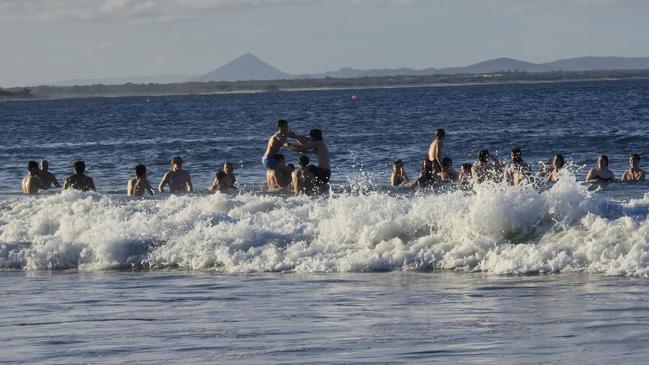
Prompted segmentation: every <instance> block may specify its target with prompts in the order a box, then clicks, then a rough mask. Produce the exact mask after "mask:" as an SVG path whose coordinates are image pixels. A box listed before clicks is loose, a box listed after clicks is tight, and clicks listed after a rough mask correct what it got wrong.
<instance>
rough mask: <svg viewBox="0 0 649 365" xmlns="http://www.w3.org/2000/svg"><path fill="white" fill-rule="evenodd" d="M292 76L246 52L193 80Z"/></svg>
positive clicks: (241, 79)
mask: <svg viewBox="0 0 649 365" xmlns="http://www.w3.org/2000/svg"><path fill="white" fill-rule="evenodd" d="M290 78H294V76H292V75H289V74H287V73H284V72H282V71H280V70H278V69H276V68H275V67H273V66H271V65H269V64H267V63H266V62H264V61H262V60H260V59H259V58H257V57H256V56H255V55H253V54H252V53H246V54H244V55H242V56H239V57H238V58H237V59H235V60H234V61H232V62H230V63H228V64H226V65H223V66H221V67H219V68H217V69H216V70H214V71H212V72H210V73H208V74H205V75H203V76H200V77H197V78H194V79H192V80H191V81H248V80H280V79H290Z"/></svg>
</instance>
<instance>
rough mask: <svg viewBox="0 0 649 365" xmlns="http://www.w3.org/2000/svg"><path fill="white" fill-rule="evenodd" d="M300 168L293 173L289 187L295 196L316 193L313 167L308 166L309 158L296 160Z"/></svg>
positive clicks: (302, 157)
mask: <svg viewBox="0 0 649 365" xmlns="http://www.w3.org/2000/svg"><path fill="white" fill-rule="evenodd" d="M298 165H299V166H300V168H298V169H296V170H295V171H293V175H292V182H291V187H292V188H293V192H294V193H295V195H299V194H306V195H311V194H313V193H315V192H316V189H315V187H316V181H315V170H316V169H315V166H313V165H309V158H308V157H307V156H305V155H302V156H300V158H299V159H298Z"/></svg>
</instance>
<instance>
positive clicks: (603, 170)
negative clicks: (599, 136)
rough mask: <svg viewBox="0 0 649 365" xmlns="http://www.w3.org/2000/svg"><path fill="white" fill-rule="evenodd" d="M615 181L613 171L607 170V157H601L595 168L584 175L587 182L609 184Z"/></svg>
mask: <svg viewBox="0 0 649 365" xmlns="http://www.w3.org/2000/svg"><path fill="white" fill-rule="evenodd" d="M613 179H615V176H614V175H613V171H611V170H609V169H608V156H606V155H601V156H599V158H598V159H597V167H593V168H592V169H590V171H588V175H586V181H588V182H595V183H597V182H611V181H613Z"/></svg>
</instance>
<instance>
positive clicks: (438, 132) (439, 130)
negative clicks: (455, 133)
mask: <svg viewBox="0 0 649 365" xmlns="http://www.w3.org/2000/svg"><path fill="white" fill-rule="evenodd" d="M444 137H446V131H445V130H444V129H443V128H437V129H435V138H444Z"/></svg>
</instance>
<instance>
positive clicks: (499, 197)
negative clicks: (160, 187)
mask: <svg viewBox="0 0 649 365" xmlns="http://www.w3.org/2000/svg"><path fill="white" fill-rule="evenodd" d="M351 95H357V96H358V101H352V99H351ZM279 118H285V119H287V120H289V124H290V127H291V128H292V129H294V130H295V131H296V132H298V133H306V132H308V130H309V129H310V128H320V129H322V130H323V133H324V137H325V141H326V143H327V144H328V146H329V149H330V150H331V153H332V163H333V176H332V181H333V183H332V185H333V192H332V194H330V195H326V196H322V197H317V198H310V197H290V196H270V195H264V194H261V193H259V192H258V190H259V188H260V187H261V186H262V185H263V181H264V171H263V168H262V166H261V164H260V162H259V160H260V158H261V155H262V154H263V150H264V148H265V142H266V139H267V138H268V136H269V135H270V134H272V133H273V130H274V123H275V121H276V119H279ZM0 121H1V122H2V123H3V133H2V134H1V135H0V154H1V156H2V157H3V161H4V164H3V165H2V166H0V195H1V198H0V268H2V272H0V277H2V280H1V282H2V284H1V286H2V292H3V293H6V294H4V295H2V299H0V301H1V302H0V304H2V308H3V310H2V311H1V312H0V313H1V314H0V318H2V320H1V322H0V323H1V325H2V326H3V331H2V334H1V335H0V339H1V340H2V341H0V353H1V355H3V356H1V357H0V361H6V362H39V363H89V362H91V363H123V362H136V363H143V362H151V363H160V362H163V361H175V362H210V363H213V362H239V363H264V362H278V363H305V362H308V363H312V362H314V363H316V362H319V363H377V362H379V363H380V362H384V363H395V362H400V363H411V362H423V363H429V362H434V361H437V362H441V363H498V364H502V363H512V364H518V363H530V364H537V363H584V362H586V363H601V364H605V363H611V362H616V361H618V360H619V361H620V362H624V363H644V361H645V358H646V356H647V355H648V351H647V350H646V346H644V345H646V341H647V340H648V339H649V337H648V336H649V322H648V321H647V313H648V312H647V311H648V308H649V307H647V305H646V301H647V299H649V294H647V290H646V289H647V283H648V282H647V280H646V277H647V276H648V275H649V194H648V192H649V184H647V183H639V184H622V183H618V184H609V185H608V186H606V185H603V186H589V185H586V184H584V183H583V182H582V181H583V178H584V176H585V173H586V171H587V169H588V168H590V167H591V166H592V165H593V163H594V162H595V160H596V157H597V155H598V154H601V153H604V154H608V155H609V158H610V163H611V168H612V170H613V171H614V172H615V173H616V175H618V176H621V173H622V172H623V171H624V169H625V168H626V166H627V160H628V154H629V153H632V152H636V153H639V154H640V155H641V156H642V157H643V158H644V157H645V156H649V132H647V128H646V126H647V123H648V122H649V81H647V80H633V81H598V82H566V83H550V84H512V85H482V86H452V87H432V88H409V89H373V90H342V91H341V90H331V91H305V92H277V93H263V94H237V95H204V96H173V97H171V96H168V97H148V98H143V97H135V98H112V99H111V98H106V99H74V100H48V101H21V102H3V103H0ZM438 127H443V128H445V129H446V130H447V133H448V137H447V140H446V144H445V151H444V153H445V154H446V155H448V156H450V157H451V158H453V160H454V162H455V165H456V166H458V165H459V164H460V163H463V162H469V161H474V159H475V155H476V153H477V151H478V150H480V149H483V148H489V149H490V151H492V153H494V154H496V155H500V157H502V158H503V159H504V160H505V159H506V158H507V151H508V149H510V148H512V147H521V148H522V150H523V156H524V158H525V159H526V160H527V161H528V163H530V164H531V165H532V166H533V167H534V168H535V169H536V167H537V166H538V163H539V162H541V161H545V160H547V159H549V158H550V157H551V156H552V155H553V154H555V153H562V154H564V155H565V156H566V158H567V160H568V161H569V167H568V168H567V169H566V170H565V171H564V172H563V173H562V175H561V179H560V181H559V183H557V184H555V185H553V186H532V185H526V186H521V187H509V186H506V185H502V184H483V185H479V186H476V187H475V188H474V189H472V190H468V191H467V190H455V189H447V190H443V191H439V190H438V191H435V192H430V191H419V192H414V191H409V190H407V189H390V188H388V187H387V178H388V174H389V169H390V166H389V165H390V162H391V160H393V159H397V158H400V159H403V160H404V161H405V162H406V169H407V171H408V173H409V174H410V176H411V177H414V176H416V166H417V162H418V159H421V158H424V157H425V156H426V152H427V148H428V145H429V144H430V142H431V139H432V134H433V131H434V129H435V128H438ZM173 154H180V155H182V156H183V158H184V159H185V161H186V166H185V167H186V168H187V169H188V170H190V172H191V173H192V179H193V180H194V186H195V188H196V190H198V192H197V193H196V194H193V195H186V196H169V195H167V194H158V195H156V196H154V197H150V198H145V199H129V198H127V197H125V196H124V195H125V194H124V193H125V186H126V181H127V179H128V178H129V177H130V176H131V174H132V166H133V165H134V164H135V163H138V162H141V163H145V164H146V165H147V167H148V170H149V178H150V180H152V183H154V184H155V183H157V181H158V180H159V179H160V177H161V176H162V174H163V173H164V171H165V170H166V169H167V168H168V159H169V157H170V156H171V155H173ZM286 154H287V157H288V159H289V160H291V161H293V160H295V159H296V157H297V155H296V154H293V153H290V152H287V153H286ZM43 158H46V159H48V160H49V161H50V170H51V171H52V172H55V173H56V174H57V176H58V177H59V180H62V179H63V177H64V176H65V174H66V173H69V171H70V165H71V162H72V161H74V160H75V159H84V160H85V161H86V163H87V165H88V167H89V169H88V174H89V175H91V176H92V177H93V178H94V179H95V184H96V185H97V188H98V193H93V194H82V193H78V192H64V193H54V194H42V195H40V196H35V197H25V196H20V195H18V194H17V192H18V191H19V186H20V179H21V176H22V175H23V174H24V170H25V168H24V165H25V164H26V161H27V160H29V159H35V160H37V159H43ZM226 160H227V161H231V162H233V163H234V164H235V174H236V175H237V180H238V181H239V183H240V184H241V186H242V193H240V194H214V195H209V194H205V191H206V189H207V187H208V186H209V184H210V182H211V180H212V179H213V177H214V172H215V171H216V169H218V168H219V167H220V165H222V163H223V162H224V161H226ZM616 359H617V360H616Z"/></svg>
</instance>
